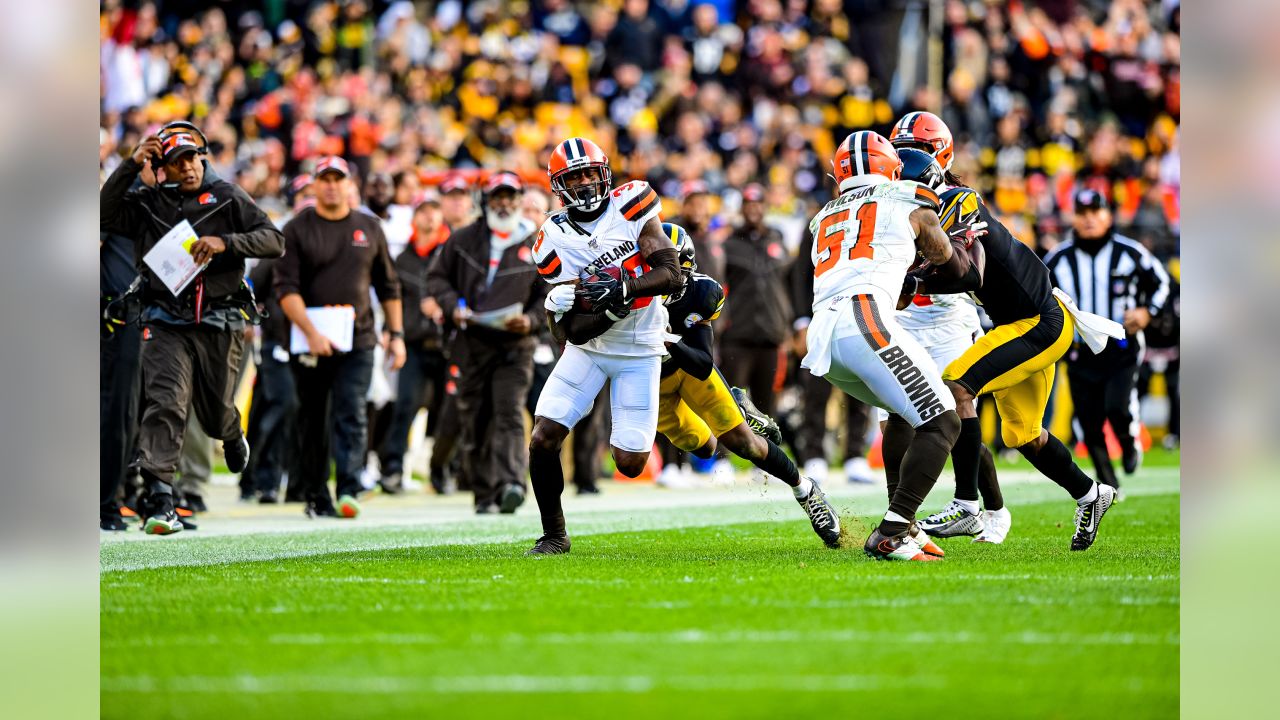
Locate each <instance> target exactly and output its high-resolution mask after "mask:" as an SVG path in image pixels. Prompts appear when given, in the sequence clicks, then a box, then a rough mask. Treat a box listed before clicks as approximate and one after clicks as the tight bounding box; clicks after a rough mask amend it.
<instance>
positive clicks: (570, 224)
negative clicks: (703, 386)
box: [533, 180, 667, 356]
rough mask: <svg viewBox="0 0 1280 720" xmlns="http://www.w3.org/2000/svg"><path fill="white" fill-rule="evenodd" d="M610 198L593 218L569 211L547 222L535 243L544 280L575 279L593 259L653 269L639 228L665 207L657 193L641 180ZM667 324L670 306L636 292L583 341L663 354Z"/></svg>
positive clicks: (607, 350)
mask: <svg viewBox="0 0 1280 720" xmlns="http://www.w3.org/2000/svg"><path fill="white" fill-rule="evenodd" d="M605 202H606V203H607V207H606V208H605V209H604V212H602V213H601V214H600V217H598V218H596V219H595V221H594V222H591V223H579V222H577V221H575V220H574V219H573V218H572V216H570V215H569V213H568V212H567V211H564V212H560V213H557V214H555V215H552V216H551V217H549V218H547V221H546V222H544V223H543V224H542V229H541V230H539V231H538V239H537V240H536V241H535V242H534V244H533V261H534V263H536V264H537V266H538V274H540V275H541V276H542V279H543V280H546V281H547V282H548V283H550V284H552V285H558V284H560V283H565V282H572V281H575V280H578V279H580V278H581V274H582V271H583V270H584V269H585V268H586V267H587V266H588V265H594V266H596V267H597V268H604V267H608V266H610V265H615V266H617V267H619V268H621V269H622V271H623V273H624V275H630V276H631V277H640V276H641V275H643V274H644V273H646V272H648V271H649V265H648V264H647V263H645V262H644V260H643V259H642V258H641V257H640V229H641V228H643V227H644V225H645V223H646V222H648V221H649V219H650V218H655V217H658V215H659V213H661V212H662V201H661V200H659V199H658V193H657V192H655V191H654V189H653V188H651V187H650V186H649V183H647V182H644V181H642V180H636V181H633V182H629V183H627V184H625V185H622V186H620V187H618V188H616V189H614V190H613V192H611V193H609V197H608V199H607V200H606V201H605ZM655 299H657V300H658V302H654V300H655ZM666 327H667V309H666V307H665V306H664V305H663V304H662V302H661V298H651V297H642V298H636V300H635V304H633V305H632V307H631V313H630V314H629V315H627V316H626V317H625V318H623V319H621V320H619V321H618V322H616V323H614V325H613V327H611V328H609V329H608V330H606V331H604V333H602V334H601V335H599V336H598V337H596V338H595V339H593V340H590V341H588V342H586V343H584V344H583V345H581V346H579V347H581V348H582V349H583V350H589V351H591V352H598V353H604V354H606V355H630V356H651V355H663V354H665V353H666V343H665V337H666Z"/></svg>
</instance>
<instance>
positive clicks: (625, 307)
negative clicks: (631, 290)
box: [604, 300, 634, 322]
mask: <svg viewBox="0 0 1280 720" xmlns="http://www.w3.org/2000/svg"><path fill="white" fill-rule="evenodd" d="M633 304H634V301H633V300H628V301H626V302H621V303H617V304H615V305H610V306H609V307H606V308H605V309H604V314H605V317H607V318H609V319H610V320H612V321H614V322H618V321H619V320H621V319H622V318H624V317H626V316H628V315H630V314H631V306H632V305H633Z"/></svg>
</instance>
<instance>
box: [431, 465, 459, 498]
mask: <svg viewBox="0 0 1280 720" xmlns="http://www.w3.org/2000/svg"><path fill="white" fill-rule="evenodd" d="M431 489H432V490H434V491H435V493H436V494H437V495H452V494H454V493H455V492H457V491H458V484H457V483H455V482H454V481H453V478H451V477H449V473H447V472H443V471H435V470H433V471H432V472H431Z"/></svg>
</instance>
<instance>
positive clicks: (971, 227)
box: [947, 220, 987, 248]
mask: <svg viewBox="0 0 1280 720" xmlns="http://www.w3.org/2000/svg"><path fill="white" fill-rule="evenodd" d="M986 234H987V223H986V221H983V220H978V221H977V222H974V223H969V224H959V225H957V226H956V227H953V228H951V232H949V233H947V237H948V238H950V239H951V240H952V241H953V242H959V243H962V244H963V245H964V247H965V248H970V247H973V243H974V241H975V240H977V239H978V238H980V237H982V236H983V235H986Z"/></svg>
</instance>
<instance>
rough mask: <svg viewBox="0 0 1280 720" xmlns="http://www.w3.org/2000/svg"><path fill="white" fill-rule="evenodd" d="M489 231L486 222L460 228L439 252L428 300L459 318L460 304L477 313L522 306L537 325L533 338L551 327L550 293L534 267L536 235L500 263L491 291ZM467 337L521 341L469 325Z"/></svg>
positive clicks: (431, 272) (429, 282)
mask: <svg viewBox="0 0 1280 720" xmlns="http://www.w3.org/2000/svg"><path fill="white" fill-rule="evenodd" d="M489 235H490V233H489V225H488V223H486V222H485V220H484V218H483V217H482V218H480V219H479V220H477V221H475V222H474V223H471V224H470V225H467V226H466V227H463V228H460V229H459V230H457V231H455V232H454V233H453V234H451V235H450V236H449V239H448V240H446V241H445V243H444V245H443V246H441V248H440V249H439V250H437V251H436V255H435V258H434V259H433V260H432V262H431V269H430V270H428V271H427V294H428V295H430V296H432V297H434V298H435V299H436V302H438V303H440V307H441V308H442V309H443V310H444V313H445V317H453V311H454V309H455V308H457V307H458V300H459V299H460V298H461V299H464V300H466V303H467V307H468V308H470V309H471V310H472V311H473V312H485V311H487V310H498V309H501V308H504V307H508V306H510V305H514V304H516V303H519V304H520V305H521V306H522V307H523V308H524V314H525V315H527V316H528V317H529V321H530V323H531V324H532V330H531V331H530V337H531V336H532V335H533V333H535V332H537V329H538V328H539V327H540V326H541V325H543V324H544V323H545V320H546V310H545V309H544V308H543V301H544V300H545V299H546V296H547V291H548V290H550V287H549V286H548V285H547V283H545V282H543V280H542V278H541V277H539V276H538V270H537V267H536V266H535V265H534V264H533V241H534V239H535V237H536V233H530V234H529V236H528V237H526V238H525V239H524V240H523V241H521V242H518V243H516V244H515V245H512V246H511V247H509V248H507V249H506V251H505V252H504V253H503V254H502V259H501V260H500V261H499V263H498V270H497V273H496V274H495V275H494V278H493V285H490V286H487V287H486V280H487V279H488V274H489ZM465 332H466V334H467V335H470V336H472V337H476V338H481V339H488V340H493V341H497V342H508V341H512V340H518V339H520V337H521V336H519V335H516V334H514V333H509V332H506V331H505V330H496V329H492V328H487V327H483V326H480V325H477V324H474V323H470V324H468V325H467V328H466V330H465Z"/></svg>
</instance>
